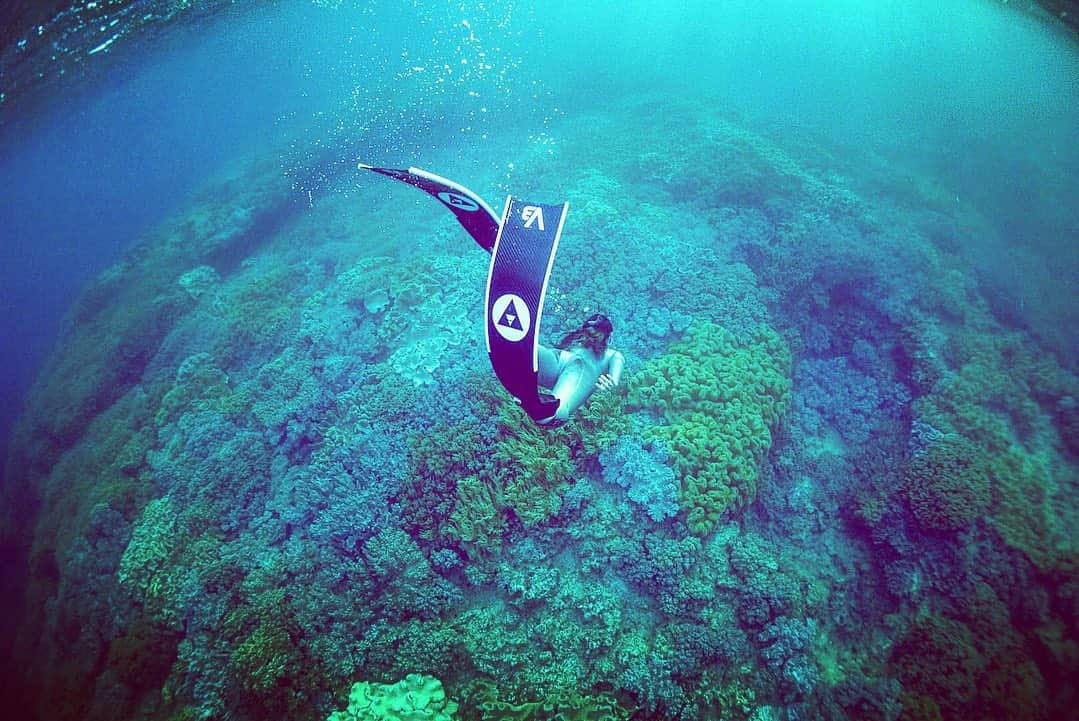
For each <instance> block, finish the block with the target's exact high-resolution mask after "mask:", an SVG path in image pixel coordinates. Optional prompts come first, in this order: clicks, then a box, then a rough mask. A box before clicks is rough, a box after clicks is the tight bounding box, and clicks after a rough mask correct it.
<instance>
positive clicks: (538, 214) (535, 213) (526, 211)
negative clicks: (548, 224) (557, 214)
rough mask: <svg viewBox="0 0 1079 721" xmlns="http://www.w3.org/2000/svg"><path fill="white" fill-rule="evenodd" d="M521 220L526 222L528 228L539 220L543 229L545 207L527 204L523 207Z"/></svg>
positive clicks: (540, 227)
mask: <svg viewBox="0 0 1079 721" xmlns="http://www.w3.org/2000/svg"><path fill="white" fill-rule="evenodd" d="M521 220H523V221H524V222H525V227H526V228H531V227H532V224H533V223H535V222H536V221H537V220H538V221H539V229H540V230H543V208H539V207H536V206H535V205H526V206H525V207H523V208H521Z"/></svg>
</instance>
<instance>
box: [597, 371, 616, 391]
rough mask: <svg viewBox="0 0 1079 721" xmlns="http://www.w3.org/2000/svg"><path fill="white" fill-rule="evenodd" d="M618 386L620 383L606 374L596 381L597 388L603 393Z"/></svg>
mask: <svg viewBox="0 0 1079 721" xmlns="http://www.w3.org/2000/svg"><path fill="white" fill-rule="evenodd" d="M616 385H618V381H616V380H615V379H614V378H611V375H610V374H609V373H604V374H603V375H601V376H600V377H599V378H597V379H596V388H598V389H600V390H601V391H609V390H611V389H612V388H614V387H615V386H616Z"/></svg>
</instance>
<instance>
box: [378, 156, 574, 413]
mask: <svg viewBox="0 0 1079 721" xmlns="http://www.w3.org/2000/svg"><path fill="white" fill-rule="evenodd" d="M359 167H360V168H361V169H363V170H373V171H374V172H376V173H381V174H382V175H386V176H389V177H391V178H394V179H396V180H400V181H402V182H404V183H408V184H409V185H412V186H414V187H416V188H419V189H420V190H422V191H424V192H426V193H427V194H428V195H431V196H434V197H435V198H437V199H438V201H439V202H441V203H442V204H443V205H444V206H446V207H447V208H448V209H449V210H450V212H451V213H453V215H454V217H455V218H457V222H459V223H460V224H461V226H462V227H464V229H465V230H466V231H468V234H469V235H471V236H472V238H473V239H474V240H475V241H476V242H477V243H478V244H479V245H480V247H481V248H483V249H484V250H486V251H487V252H489V253H491V265H490V269H489V270H488V274H487V293H486V302H485V303H484V307H485V309H486V321H485V324H484V327H485V331H486V333H485V335H486V340H487V354H488V356H489V357H490V359H491V366H492V367H493V368H494V371H495V375H496V376H498V380H499V381H500V382H501V383H502V385H503V386H504V387H505V389H506V390H507V391H509V393H510V395H512V396H513V397H514V398H515V399H516V400H517V402H518V403H520V404H521V407H522V408H524V410H525V412H526V413H528V415H529V416H530V417H531V418H532V419H533V420H536V421H541V420H544V419H546V418H550V417H551V416H553V415H554V414H555V412H556V411H557V410H558V406H559V400H558V399H557V398H555V397H553V396H551V395H550V394H547V393H540V390H539V325H540V318H541V316H542V314H543V300H544V297H545V296H546V294H547V282H548V279H549V278H550V275H551V266H552V265H553V264H554V256H555V253H556V252H557V250H558V240H559V238H560V237H561V235H562V225H563V224H564V223H565V220H566V211H567V209H568V207H569V206H568V205H567V204H566V203H563V204H562V205H544V204H540V203H526V202H524V201H521V200H514V199H513V197H512V196H511V197H509V198H506V207H505V210H504V212H503V214H502V218H501V219H499V217H498V216H497V215H495V213H494V211H493V210H491V206H489V205H488V204H487V203H485V202H483V199H482V198H480V197H479V196H478V195H476V194H475V193H473V192H472V191H471V190H469V189H468V188H466V187H464V186H463V185H461V184H459V183H455V182H453V181H452V180H448V179H446V178H443V177H441V176H439V175H435V174H434V173H429V172H427V171H425V170H420V169H419V168H409V169H407V170H402V169H397V168H376V167H373V166H370V165H364V164H363V163H361V164H360V166H359Z"/></svg>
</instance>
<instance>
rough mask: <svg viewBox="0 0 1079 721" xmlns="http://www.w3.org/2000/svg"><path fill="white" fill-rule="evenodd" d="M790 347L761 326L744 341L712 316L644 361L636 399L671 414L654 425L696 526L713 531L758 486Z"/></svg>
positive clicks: (781, 400) (784, 394)
mask: <svg viewBox="0 0 1079 721" xmlns="http://www.w3.org/2000/svg"><path fill="white" fill-rule="evenodd" d="M789 376H790V351H789V350H788V349H787V347H786V344H785V343H784V342H783V340H782V339H781V338H780V336H779V335H778V334H776V333H775V331H773V330H771V329H769V328H767V327H763V326H762V327H761V328H759V329H758V330H757V332H756V333H755V335H754V338H753V340H752V342H751V343H750V344H748V345H746V346H740V345H739V344H738V343H737V341H736V339H735V338H734V336H733V335H732V334H731V333H729V332H727V331H725V330H724V329H723V328H722V327H720V326H717V325H715V324H712V323H709V322H707V321H705V322H700V323H697V324H696V325H692V326H690V328H689V330H687V331H686V335H685V337H684V339H683V340H682V341H680V342H679V343H676V344H674V345H672V346H671V347H670V348H669V349H668V351H667V353H665V354H664V355H662V356H659V357H657V358H655V359H653V360H651V361H649V362H648V363H645V364H644V366H643V367H642V368H641V370H640V371H639V373H637V374H636V375H635V376H634V379H633V382H632V386H631V388H630V392H629V404H630V406H631V407H638V408H643V409H647V410H650V411H652V412H654V413H656V414H657V415H658V416H659V417H660V418H662V419H663V420H664V421H666V423H665V424H663V425H657V426H655V427H653V428H652V429H650V430H649V431H648V435H649V436H650V437H654V438H657V439H660V440H662V441H663V442H664V444H665V445H666V446H667V447H668V448H669V449H670V451H671V454H672V457H673V465H674V467H675V470H676V471H677V473H678V476H679V480H680V484H681V488H680V499H679V500H680V503H681V505H682V507H683V508H684V509H685V510H686V513H687V523H688V524H689V527H690V529H691V530H692V531H693V532H694V533H697V534H699V535H707V534H708V533H709V532H711V531H712V529H713V528H714V527H715V525H716V523H718V522H719V520H720V519H721V518H722V517H723V515H724V514H725V513H726V512H727V510H728V509H731V508H735V509H737V508H741V507H743V506H745V505H746V504H747V503H749V502H750V501H752V500H753V498H754V497H756V494H757V477H758V467H759V465H760V463H761V461H762V460H763V458H764V455H765V454H766V453H767V451H768V448H769V447H770V446H771V442H772V436H771V430H770V429H772V428H774V427H775V426H776V424H777V423H778V422H779V420H780V418H781V417H782V415H783V413H784V411H785V409H786V406H787V403H788V402H789V393H790V377H789Z"/></svg>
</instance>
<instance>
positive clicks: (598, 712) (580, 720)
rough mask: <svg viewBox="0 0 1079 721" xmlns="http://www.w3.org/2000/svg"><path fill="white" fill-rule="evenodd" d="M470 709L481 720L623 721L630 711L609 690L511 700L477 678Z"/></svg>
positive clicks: (491, 685) (470, 694)
mask: <svg viewBox="0 0 1079 721" xmlns="http://www.w3.org/2000/svg"><path fill="white" fill-rule="evenodd" d="M468 701H469V706H470V707H471V708H470V710H472V711H473V713H474V715H475V716H477V717H478V718H479V719H480V721H624V720H625V719H628V718H629V710H628V709H626V708H624V707H623V706H622V705H621V704H619V703H618V700H617V699H616V698H615V697H614V696H612V695H611V694H609V693H600V694H596V695H588V694H581V693H578V692H577V691H569V692H566V693H563V694H558V695H556V696H554V697H551V698H548V699H545V700H542V701H526V702H524V703H516V704H515V703H511V702H509V701H504V700H501V699H499V697H498V687H497V686H495V685H494V684H493V683H490V682H489V681H475V682H473V683H472V684H471V687H470V689H469V692H468Z"/></svg>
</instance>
